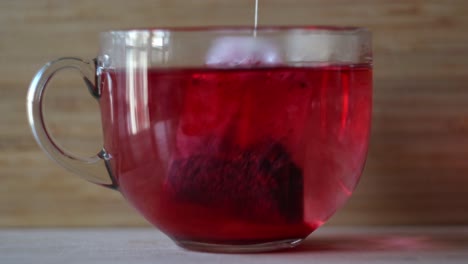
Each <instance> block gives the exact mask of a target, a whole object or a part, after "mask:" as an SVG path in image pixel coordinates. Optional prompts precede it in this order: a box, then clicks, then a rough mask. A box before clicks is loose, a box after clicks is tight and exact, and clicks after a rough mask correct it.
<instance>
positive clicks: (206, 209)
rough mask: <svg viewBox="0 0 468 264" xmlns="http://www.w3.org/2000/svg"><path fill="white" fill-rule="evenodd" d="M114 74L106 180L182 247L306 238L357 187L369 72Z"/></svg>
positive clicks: (347, 68) (108, 84)
mask: <svg viewBox="0 0 468 264" xmlns="http://www.w3.org/2000/svg"><path fill="white" fill-rule="evenodd" d="M108 74H109V77H110V78H107V79H106V78H104V83H103V88H102V89H103V90H102V97H101V108H102V115H103V116H102V118H103V124H104V134H105V137H104V138H105V139H106V140H107V141H106V142H105V148H106V150H107V151H108V152H109V153H110V155H111V157H112V160H111V171H112V173H113V175H114V177H115V178H116V181H117V182H118V184H119V187H120V190H121V191H122V193H123V194H124V196H125V197H126V198H127V199H128V200H129V201H130V202H131V203H132V204H133V205H134V206H135V207H136V208H137V209H138V210H139V211H140V212H141V213H142V214H143V215H144V216H145V217H146V218H147V219H148V220H149V221H150V222H151V223H153V224H154V225H156V226H157V227H159V228H160V229H161V230H162V231H164V232H166V233H167V234H170V235H171V236H172V237H174V238H176V239H177V240H179V241H183V240H186V241H198V242H207V243H224V244H236V243H242V244H245V243H261V242H267V241H273V240H282V239H297V238H304V237H306V236H307V235H308V234H310V232H312V231H313V230H314V229H316V228H317V227H318V226H320V225H321V224H322V223H323V222H324V221H325V220H326V219H327V218H328V217H329V216H331V215H332V214H333V212H334V211H335V210H336V209H337V208H338V207H339V206H341V205H342V204H343V203H344V201H345V200H346V199H347V197H348V196H350V195H351V193H352V191H353V190H354V187H355V186H356V184H357V181H358V179H359V176H360V174H361V171H362V168H363V165H364V160H365V155H366V152H367V140H368V136H369V123H370V110H371V87H372V80H371V69H370V66H368V65H329V66H317V67H289V66H284V67H283V66H281V67H272V68H243V69H239V68H237V69H214V68H186V69H157V68H155V69H150V70H148V71H139V70H134V71H133V70H132V69H131V68H129V69H127V72H125V71H123V70H122V71H119V70H116V71H109V72H108ZM117 117H118V118H117Z"/></svg>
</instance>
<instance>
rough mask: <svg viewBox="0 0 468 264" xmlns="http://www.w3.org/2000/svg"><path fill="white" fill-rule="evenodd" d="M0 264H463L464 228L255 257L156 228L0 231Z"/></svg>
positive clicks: (368, 235) (321, 243) (337, 232)
mask: <svg viewBox="0 0 468 264" xmlns="http://www.w3.org/2000/svg"><path fill="white" fill-rule="evenodd" d="M0 263H2V264H10V263H12V264H16V263H27V264H31V263H48V264H75V263H76V264H91V263H104V264H105V263H112V264H119V263H152V264H154V263H203V264H209V263H217V264H219V263H223V264H224V263H226V264H229V263H269V264H274V263H281V264H285V263H288V264H289V263H309V264H313V263H329V264H333V263H361V264H362V263H373V264H376V263H425V264H430V263H438V264H439V263H440V264H446V263H460V264H462V263H463V264H467V263H468V227H438V228H435V227H434V228H430V227H426V228H410V227H406V228H363V227H357V228H331V227H330V228H328V227H324V228H321V229H319V230H318V231H316V232H314V233H313V234H312V235H311V236H309V238H308V239H307V240H306V241H305V242H304V244H303V245H302V246H299V247H298V248H295V249H292V250H288V251H282V252H272V253H261V254H213V253H200V252H192V251H187V250H184V249H181V248H179V247H177V246H176V245H175V244H174V243H172V242H171V240H169V239H168V238H167V237H166V236H165V235H163V234H162V233H161V232H159V231H157V230H156V229H150V228H141V229H124V228H122V229H3V230H2V229H0Z"/></svg>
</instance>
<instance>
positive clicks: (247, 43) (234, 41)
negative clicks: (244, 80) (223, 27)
mask: <svg viewBox="0 0 468 264" xmlns="http://www.w3.org/2000/svg"><path fill="white" fill-rule="evenodd" d="M205 62H206V64H207V65H208V66H215V67H249V66H263V65H265V66H271V65H277V64H281V63H282V62H283V59H282V58H281V54H280V51H279V48H278V47H277V46H276V45H275V44H274V43H273V42H271V41H268V40H266V39H262V38H259V37H251V36H237V37H223V38H218V39H216V40H215V41H214V42H213V44H212V46H211V48H210V49H209V51H208V54H207V56H206V61H205Z"/></svg>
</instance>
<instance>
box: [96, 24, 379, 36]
mask: <svg viewBox="0 0 468 264" xmlns="http://www.w3.org/2000/svg"><path fill="white" fill-rule="evenodd" d="M255 30H256V31H257V32H260V33H285V32H296V31H301V32H320V33H332V34H369V33H371V31H370V30H369V29H368V28H366V27H358V26H339V25H268V26H258V27H257V28H255V27H253V26H232V25H228V26H223V25H220V26H176V27H147V28H144V27H142V28H128V29H110V30H107V31H104V32H102V33H101V34H109V33H110V34H115V33H119V34H126V33H130V32H132V33H144V32H186V33H195V32H209V33H223V32H226V33H228V32H231V33H232V32H234V33H236V32H237V33H241V32H252V31H255Z"/></svg>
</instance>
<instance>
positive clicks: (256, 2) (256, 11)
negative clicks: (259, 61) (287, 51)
mask: <svg viewBox="0 0 468 264" xmlns="http://www.w3.org/2000/svg"><path fill="white" fill-rule="evenodd" d="M257 25H258V0H255V14H254V32H253V36H254V37H256V36H257Z"/></svg>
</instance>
